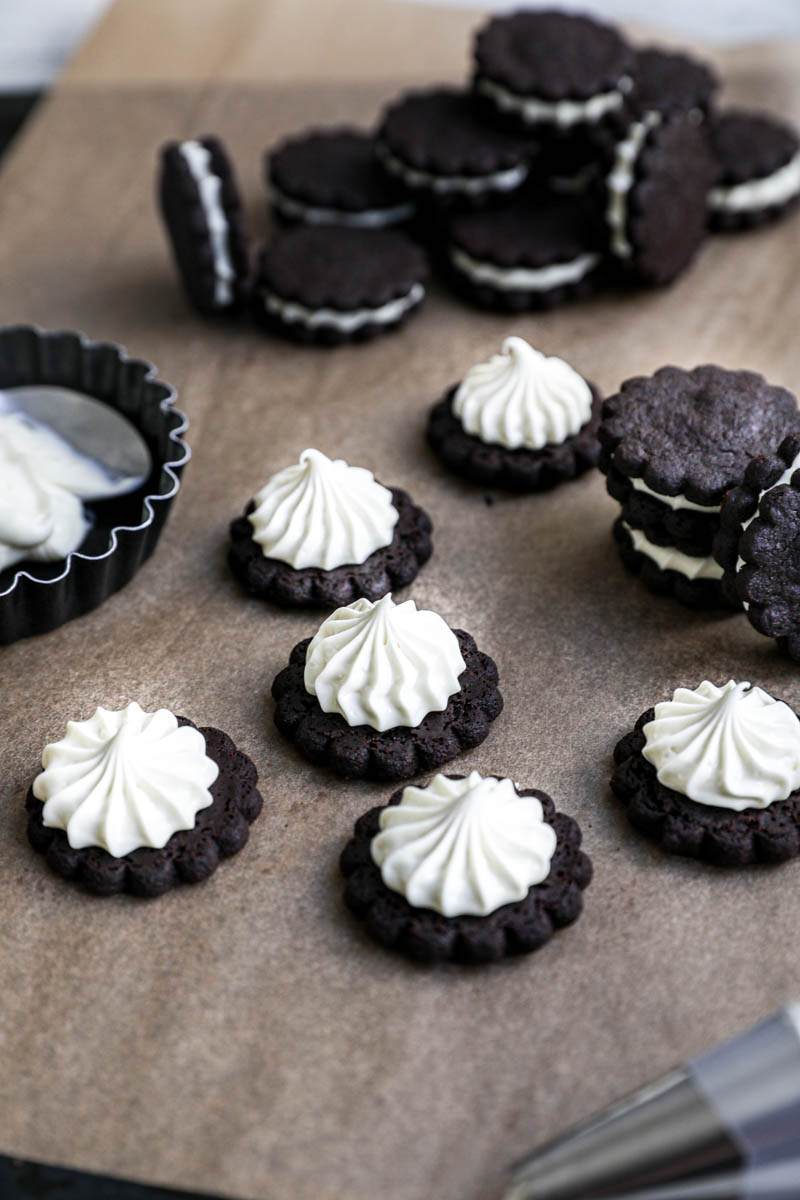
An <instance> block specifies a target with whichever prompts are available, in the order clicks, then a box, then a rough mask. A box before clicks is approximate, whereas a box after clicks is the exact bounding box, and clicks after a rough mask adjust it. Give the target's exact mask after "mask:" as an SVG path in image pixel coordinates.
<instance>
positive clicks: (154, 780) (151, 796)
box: [25, 703, 262, 896]
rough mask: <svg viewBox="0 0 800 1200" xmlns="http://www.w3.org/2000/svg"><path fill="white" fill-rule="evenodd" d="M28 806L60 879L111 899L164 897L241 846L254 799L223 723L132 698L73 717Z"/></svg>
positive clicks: (247, 769) (31, 835)
mask: <svg viewBox="0 0 800 1200" xmlns="http://www.w3.org/2000/svg"><path fill="white" fill-rule="evenodd" d="M42 768H43V770H42V772H41V774H39V775H38V776H37V777H36V779H35V780H34V782H33V785H32V787H31V789H30V791H29V792H28V796H27V799H26V801H25V807H26V808H27V810H28V839H29V841H30V843H31V845H32V846H33V848H34V849H35V850H38V851H39V853H40V854H44V855H45V856H46V858H47V863H48V865H49V866H50V867H51V869H52V870H53V871H55V872H56V874H57V875H62V876H63V877H64V878H65V879H73V880H76V881H78V882H80V883H82V884H83V886H84V887H85V888H87V889H88V890H89V891H91V892H96V893H97V894H98V895H103V896H109V895H112V894H114V893H117V892H123V891H125V892H132V893H133V894H134V895H137V896H160V895H161V894H162V893H163V892H166V891H168V890H169V889H170V888H171V887H174V886H175V884H177V883H197V882H199V881H200V880H201V879H206V878H207V877H208V876H209V875H211V874H212V873H213V872H214V871H215V870H216V868H217V866H218V864H219V861H220V859H221V858H227V857H229V856H230V855H232V854H236V853H237V851H239V850H241V849H242V847H243V846H244V844H245V842H246V841H247V839H248V836H249V828H250V825H251V823H252V822H253V821H254V820H255V819H256V817H257V816H258V814H259V813H260V812H261V805H262V800H261V796H260V794H259V792H258V789H257V787H256V784H257V783H258V773H257V771H256V768H255V767H254V766H253V763H252V762H251V761H250V759H249V758H248V757H247V755H246V754H243V753H242V751H241V750H237V748H236V746H235V745H234V744H233V742H232V741H231V739H230V738H229V737H228V735H227V734H226V733H223V732H222V731H221V730H219V729H213V728H205V729H198V728H197V727H196V726H195V725H193V724H192V722H191V721H188V720H187V719H186V718H185V717H176V716H174V715H173V714H172V713H171V712H169V710H168V709H164V708H162V709H159V710H158V711H157V712H154V713H147V712H143V711H142V709H141V708H140V707H139V705H138V704H136V703H133V704H129V705H128V707H127V708H124V709H122V710H120V711H117V712H112V711H109V710H108V709H104V708H98V709H97V711H96V712H95V714H94V716H93V717H91V718H90V719H89V720H88V721H70V722H69V723H68V725H67V732H66V734H65V736H64V737H63V738H62V739H61V741H60V742H54V743H52V744H51V745H49V746H46V747H45V750H44V754H43V755H42Z"/></svg>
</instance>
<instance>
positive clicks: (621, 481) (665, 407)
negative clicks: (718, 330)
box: [598, 366, 800, 608]
mask: <svg viewBox="0 0 800 1200" xmlns="http://www.w3.org/2000/svg"><path fill="white" fill-rule="evenodd" d="M798 427H800V415H798V412H797V405H796V401H795V398H794V396H793V395H792V394H791V392H789V391H787V390H786V389H785V388H780V387H773V386H771V385H770V384H768V383H767V381H766V380H765V379H764V378H763V376H761V375H757V374H755V373H754V372H751V371H726V370H724V369H723V368H722V367H717V366H702V367H695V368H694V370H692V371H685V370H681V369H680V368H678V367H662V368H661V369H660V370H659V371H657V372H656V373H655V375H653V376H650V377H649V378H645V377H637V378H634V379H629V380H627V382H625V383H624V384H623V385H622V389H621V390H620V392H619V393H618V394H617V395H616V396H612V397H610V398H609V399H608V400H607V401H606V402H605V404H604V406H603V420H602V422H601V424H600V428H599V431H598V432H599V438H600V444H601V453H600V459H599V464H598V465H599V466H600V469H601V470H602V471H603V472H604V473H605V475H606V477H607V486H608V490H609V493H610V494H611V495H612V496H613V497H614V498H615V499H617V500H619V501H620V504H621V506H622V513H621V516H620V518H619V519H618V520H617V522H616V524H615V526H614V536H615V539H616V541H617V543H618V545H619V548H620V553H621V556H622V559H623V562H624V563H625V565H626V566H627V567H628V569H629V570H631V571H632V572H633V573H634V574H636V575H640V576H641V578H642V580H643V581H644V582H645V583H646V584H647V585H648V587H650V588H651V590H653V591H656V592H663V593H668V594H671V595H673V596H674V597H675V598H676V599H678V600H680V601H681V602H682V603H684V604H688V605H690V606H693V607H703V608H705V607H716V606H721V607H728V608H730V607H734V606H735V607H738V603H735V602H733V601H732V598H731V595H730V593H729V592H728V591H726V590H725V589H723V587H722V577H723V569H722V567H721V566H720V565H719V563H718V562H717V561H716V559H715V558H714V557H713V555H712V550H713V543H714V538H715V536H716V534H717V532H718V530H719V522H720V505H721V502H722V498H723V496H724V495H725V493H726V492H727V491H728V490H729V489H730V488H731V487H735V486H736V485H737V484H739V483H741V481H742V478H743V476H744V473H745V469H746V467H747V464H748V462H749V461H750V459H751V458H752V457H753V456H754V455H755V454H758V453H773V452H774V450H775V448H776V447H777V446H778V445H779V444H780V442H781V441H782V439H783V437H784V436H785V434H786V433H787V431H789V430H791V429H797V428H798Z"/></svg>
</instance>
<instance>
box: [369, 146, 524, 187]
mask: <svg viewBox="0 0 800 1200" xmlns="http://www.w3.org/2000/svg"><path fill="white" fill-rule="evenodd" d="M377 154H378V157H379V158H380V160H381V162H382V163H383V165H384V167H385V168H386V170H387V171H389V172H390V173H391V174H392V175H396V176H397V177H398V178H399V179H402V181H403V183H404V184H405V185H406V187H408V188H424V189H425V190H429V191H432V192H436V193H437V195H440V196H446V195H449V194H452V193H456V194H459V193H460V194H462V195H467V196H480V195H483V194H484V193H485V192H512V191H514V189H515V188H518V187H519V186H520V184H522V183H524V181H525V179H526V178H527V175H528V164H527V163H518V164H517V165H516V166H515V167H507V168H506V169H505V170H504V171H494V172H492V173H490V174H488V175H434V174H432V173H431V172H430V171H422V170H420V168H419V167H410V166H408V164H407V163H404V162H403V161H402V159H399V158H397V156H396V155H394V154H392V152H391V150H390V149H389V148H388V146H386V145H384V144H383V142H379V143H378V145H377Z"/></svg>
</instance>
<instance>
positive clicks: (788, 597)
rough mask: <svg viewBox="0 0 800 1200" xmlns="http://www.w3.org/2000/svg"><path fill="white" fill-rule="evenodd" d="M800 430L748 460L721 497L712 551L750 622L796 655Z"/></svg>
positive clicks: (799, 638) (799, 636)
mask: <svg viewBox="0 0 800 1200" xmlns="http://www.w3.org/2000/svg"><path fill="white" fill-rule="evenodd" d="M798 471H800V433H792V434H790V435H789V436H788V437H787V438H784V440H783V441H782V442H781V444H780V446H779V447H778V450H777V453H776V454H774V455H773V454H763V455H759V457H758V458H755V459H753V461H752V462H751V463H750V465H749V466H748V468H747V470H746V471H745V475H744V482H743V483H742V485H741V486H740V487H736V488H732V489H731V491H730V492H728V494H727V495H726V496H725V499H724V500H723V501H722V511H721V513H720V528H719V533H718V534H717V537H716V539H715V542H714V554H715V556H716V558H717V561H718V562H719V563H720V565H721V566H722V568H723V569H724V572H725V574H724V576H723V587H724V588H725V589H726V591H727V592H728V594H729V595H730V596H731V598H732V599H735V600H737V601H739V602H740V603H741V605H742V607H743V608H744V610H745V612H746V613H747V616H748V619H749V621H750V623H751V625H752V626H753V627H754V628H755V629H757V630H758V632H759V633H763V634H764V635H765V636H766V637H770V638H774V639H775V641H776V642H777V644H778V646H780V648H781V649H782V650H784V651H785V652H786V653H787V654H788V655H789V656H790V657H791V658H793V659H795V661H800V588H798V583H800V474H797V472H798Z"/></svg>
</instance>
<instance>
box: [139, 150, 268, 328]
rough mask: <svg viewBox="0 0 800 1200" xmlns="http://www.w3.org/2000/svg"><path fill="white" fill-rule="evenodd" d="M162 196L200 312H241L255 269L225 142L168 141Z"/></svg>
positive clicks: (172, 238) (169, 230) (163, 158)
mask: <svg viewBox="0 0 800 1200" xmlns="http://www.w3.org/2000/svg"><path fill="white" fill-rule="evenodd" d="M159 198H160V204H161V213H162V215H163V218H164V222H165V224H166V227H167V233H168V234H169V239H170V243H171V245H172V251H173V254H174V256H175V261H176V263H177V265H178V270H179V272H180V275H181V279H182V280H183V285H184V287H185V289H186V292H187V294H188V296H189V298H190V299H191V301H192V303H193V304H194V306H195V308H197V309H198V310H199V311H200V312H201V313H203V314H204V315H206V316H215V315H216V314H217V313H224V312H233V311H235V310H237V309H239V308H241V306H242V303H243V301H244V297H245V292H246V284H247V276H248V270H249V265H248V255H247V238H246V235H245V229H244V214H243V211H242V202H241V197H240V195H239V189H238V186H237V184H236V177H235V175H234V171H233V166H232V165H231V161H230V159H229V158H228V155H227V153H226V151H225V148H224V146H223V145H222V142H221V141H220V140H219V138H215V137H205V138H198V139H196V140H189V141H185V142H167V144H166V145H165V146H164V147H162V150H161V175H160V180H159Z"/></svg>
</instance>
